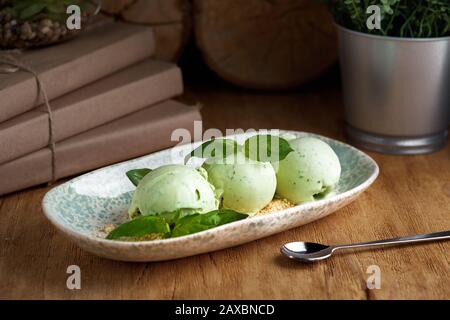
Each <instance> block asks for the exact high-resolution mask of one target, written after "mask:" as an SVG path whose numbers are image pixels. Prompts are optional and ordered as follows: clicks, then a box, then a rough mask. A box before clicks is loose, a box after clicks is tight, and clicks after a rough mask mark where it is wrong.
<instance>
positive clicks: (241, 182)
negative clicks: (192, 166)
mask: <svg viewBox="0 0 450 320" xmlns="http://www.w3.org/2000/svg"><path fill="white" fill-rule="evenodd" d="M203 166H204V168H205V169H206V170H207V171H208V179H209V181H210V182H211V183H212V184H213V185H214V187H215V188H216V194H217V196H218V198H219V199H221V201H222V207H223V208H224V209H231V210H235V211H237V212H240V213H246V214H253V213H257V212H258V211H259V210H261V209H262V208H264V207H265V206H266V205H268V204H269V203H270V202H271V201H272V199H273V196H274V194H275V189H276V185H277V181H276V176H275V171H274V169H273V167H272V166H271V164H270V163H269V162H259V161H253V160H250V159H247V158H245V156H244V155H243V154H242V153H240V152H238V153H237V154H234V155H230V156H228V157H227V158H225V159H224V160H223V161H220V162H218V163H205V164H204V165H203Z"/></svg>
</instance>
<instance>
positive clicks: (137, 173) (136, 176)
mask: <svg viewBox="0 0 450 320" xmlns="http://www.w3.org/2000/svg"><path fill="white" fill-rule="evenodd" d="M151 171H152V170H151V169H147V168H144V169H135V170H130V171H128V172H127V177H128V179H130V181H131V182H132V183H133V184H134V185H135V186H137V185H138V184H139V182H140V181H141V180H142V179H143V178H144V177H145V176H146V175H147V174H149V173H150V172H151Z"/></svg>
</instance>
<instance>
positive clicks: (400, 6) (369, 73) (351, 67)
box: [326, 0, 450, 154]
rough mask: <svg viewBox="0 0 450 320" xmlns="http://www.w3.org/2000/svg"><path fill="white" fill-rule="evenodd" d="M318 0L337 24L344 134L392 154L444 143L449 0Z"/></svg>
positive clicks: (449, 97)
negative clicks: (330, 13) (345, 128)
mask: <svg viewBox="0 0 450 320" xmlns="http://www.w3.org/2000/svg"><path fill="white" fill-rule="evenodd" d="M326 2H327V3H328V5H329V8H330V10H331V12H332V14H333V16H334V19H335V21H336V24H337V26H338V33H339V46H340V63H341V70H342V85H343V97H344V104H345V113H346V122H347V134H348V136H349V138H350V139H351V140H353V142H355V143H356V144H358V145H360V146H362V147H366V148H369V149H372V150H376V151H381V152H388V153H395V154H418V153H428V152H432V151H434V150H437V149H439V148H441V147H442V146H443V145H445V143H446V141H447V135H448V133H447V128H448V123H449V122H448V119H449V113H450V111H449V110H450V2H449V1H448V0H378V1H376V0H327V1H326ZM375 6H376V7H375ZM377 22H378V24H377Z"/></svg>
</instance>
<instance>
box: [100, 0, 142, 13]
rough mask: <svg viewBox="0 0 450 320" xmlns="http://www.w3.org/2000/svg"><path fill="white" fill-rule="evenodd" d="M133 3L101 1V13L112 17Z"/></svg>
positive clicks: (131, 1)
mask: <svg viewBox="0 0 450 320" xmlns="http://www.w3.org/2000/svg"><path fill="white" fill-rule="evenodd" d="M133 2H134V0H102V11H103V12H105V13H107V14H112V15H115V14H119V13H120V12H122V10H124V9H125V8H126V7H127V6H129V5H131V4H132V3H133Z"/></svg>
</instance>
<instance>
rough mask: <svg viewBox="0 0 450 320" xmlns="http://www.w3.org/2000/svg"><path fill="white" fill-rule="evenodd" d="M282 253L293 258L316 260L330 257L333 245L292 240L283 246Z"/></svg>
mask: <svg viewBox="0 0 450 320" xmlns="http://www.w3.org/2000/svg"><path fill="white" fill-rule="evenodd" d="M281 253H283V254H284V255H286V256H287V257H288V258H290V259H293V260H299V261H302V262H314V261H318V260H323V259H326V258H329V257H330V256H331V254H332V253H333V247H332V246H326V245H323V244H320V243H314V242H290V243H286V244H285V245H283V246H282V247H281Z"/></svg>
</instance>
